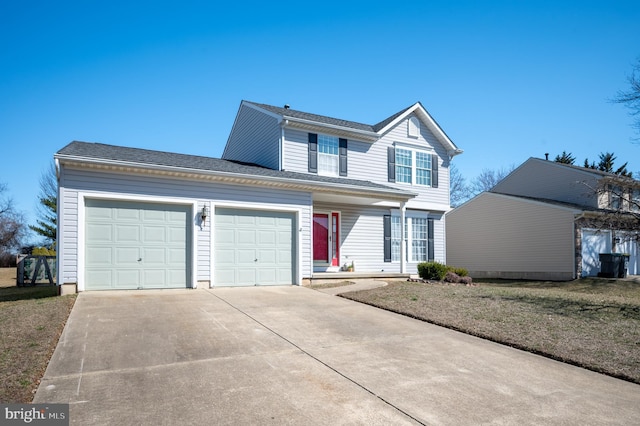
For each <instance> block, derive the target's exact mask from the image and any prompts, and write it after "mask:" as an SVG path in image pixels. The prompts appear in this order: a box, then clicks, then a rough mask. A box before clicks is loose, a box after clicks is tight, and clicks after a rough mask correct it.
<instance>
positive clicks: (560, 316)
mask: <svg viewBox="0 0 640 426" xmlns="http://www.w3.org/2000/svg"><path fill="white" fill-rule="evenodd" d="M341 296H342V297H346V298H349V299H352V300H356V301H359V302H363V303H367V304H370V305H373V306H377V307H380V308H383V309H387V310H390V311H394V312H397V313H400V314H404V315H408V316H411V317H414V318H418V319H421V320H424V321H427V322H430V323H433V324H437V325H441V326H444V327H448V328H452V329H454V330H458V331H462V332H464V333H468V334H472V335H475V336H479V337H482V338H485V339H489V340H493V341H495V342H499V343H503V344H506V345H509V346H513V347H516V348H519V349H523V350H526V351H530V352H533V353H537V354H541V355H545V356H548V357H551V358H554V359H557V360H560V361H564V362H567V363H571V364H574V365H578V366H581V367H584V368H588V369H590V370H594V371H597V372H601V373H605V374H608V375H611V376H614V377H618V378H622V379H625V380H629V381H632V382H635V383H640V282H637V281H636V282H634V281H620V280H602V279H584V280H576V281H572V282H567V283H557V282H517V281H503V282H483V283H480V285H479V286H475V287H467V286H461V285H446V284H444V285H443V284H424V283H414V282H392V283H390V284H389V285H388V286H385V287H380V288H376V289H373V290H364V291H357V292H351V293H345V294H342V295H341Z"/></svg>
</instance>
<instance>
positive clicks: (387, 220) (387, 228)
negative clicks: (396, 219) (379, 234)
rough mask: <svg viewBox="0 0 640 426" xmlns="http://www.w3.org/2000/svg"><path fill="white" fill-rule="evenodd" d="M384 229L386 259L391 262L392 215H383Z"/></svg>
mask: <svg viewBox="0 0 640 426" xmlns="http://www.w3.org/2000/svg"><path fill="white" fill-rule="evenodd" d="M383 229H384V261H385V262H391V215H388V214H386V215H384V217H383Z"/></svg>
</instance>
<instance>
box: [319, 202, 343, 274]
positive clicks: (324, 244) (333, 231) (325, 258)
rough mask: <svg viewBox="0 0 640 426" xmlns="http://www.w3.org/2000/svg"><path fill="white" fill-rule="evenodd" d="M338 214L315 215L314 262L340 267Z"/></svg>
mask: <svg viewBox="0 0 640 426" xmlns="http://www.w3.org/2000/svg"><path fill="white" fill-rule="evenodd" d="M338 227H339V221H338V213H331V214H328V213H314V214H313V260H314V262H318V263H325V264H331V265H332V266H338V265H339V262H340V253H339V247H340V244H339V243H340V235H339V229H338Z"/></svg>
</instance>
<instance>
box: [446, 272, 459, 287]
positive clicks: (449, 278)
mask: <svg viewBox="0 0 640 426" xmlns="http://www.w3.org/2000/svg"><path fill="white" fill-rule="evenodd" d="M460 279H461V278H460V275H458V274H456V273H455V272H453V271H447V274H446V275H445V276H444V280H445V281H446V282H448V283H454V284H455V283H459V282H460Z"/></svg>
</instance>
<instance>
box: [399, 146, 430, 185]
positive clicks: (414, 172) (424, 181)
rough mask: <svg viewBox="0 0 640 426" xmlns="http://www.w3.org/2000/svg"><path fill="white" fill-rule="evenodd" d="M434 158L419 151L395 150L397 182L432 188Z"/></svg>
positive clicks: (427, 153) (425, 152)
mask: <svg viewBox="0 0 640 426" xmlns="http://www.w3.org/2000/svg"><path fill="white" fill-rule="evenodd" d="M432 156H433V154H431V153H430V152H427V151H421V150H417V149H407V148H396V149H395V169H396V170H395V175H396V176H395V180H396V182H401V183H408V184H411V185H423V186H431V182H432V170H433V167H432Z"/></svg>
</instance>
